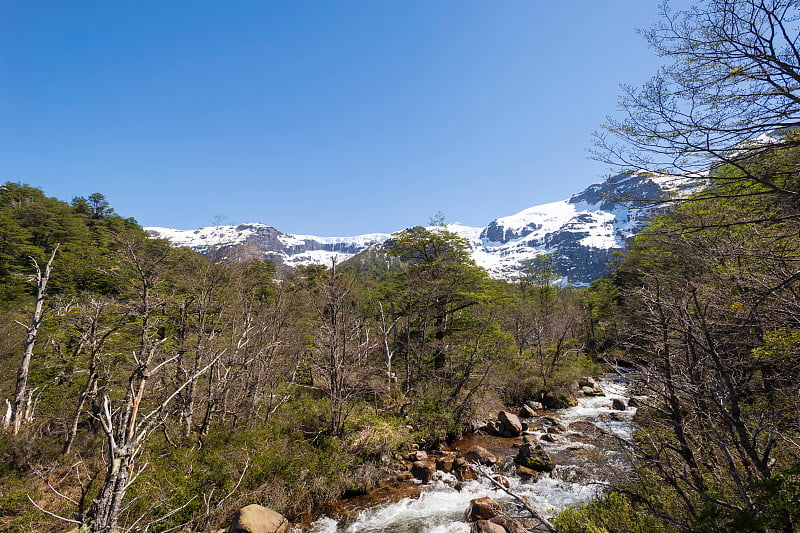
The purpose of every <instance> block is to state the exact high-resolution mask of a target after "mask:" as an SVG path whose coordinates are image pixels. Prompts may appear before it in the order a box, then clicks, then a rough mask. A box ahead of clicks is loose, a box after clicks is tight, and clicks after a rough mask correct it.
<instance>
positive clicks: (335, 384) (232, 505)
mask: <svg viewBox="0 0 800 533" xmlns="http://www.w3.org/2000/svg"><path fill="white" fill-rule="evenodd" d="M798 15H800V13H798V6H797V3H796V2H793V1H789V0H772V1H769V2H759V1H744V0H736V1H733V0H731V1H727V0H710V1H707V2H704V3H702V7H701V8H697V9H693V10H689V11H686V12H680V13H673V12H672V11H670V10H669V7H668V6H666V5H665V7H664V11H663V20H662V22H661V23H659V24H658V25H656V26H654V27H653V28H652V30H651V31H650V32H647V33H646V37H647V39H648V41H649V42H650V44H651V46H652V47H653V48H655V49H656V50H657V51H658V52H659V53H661V54H662V55H664V56H665V57H667V58H669V59H671V60H673V63H671V66H668V67H665V68H664V69H662V70H661V71H660V72H659V74H657V75H656V76H655V77H654V78H653V79H652V80H651V82H649V83H648V84H647V85H645V86H644V87H642V88H633V87H630V88H626V93H625V95H624V96H623V100H622V109H623V115H622V118H618V119H613V120H610V121H609V123H608V124H607V125H606V126H605V130H604V131H603V132H601V133H600V134H598V136H597V157H599V158H601V159H603V160H605V161H607V162H608V163H609V164H611V165H616V166H618V167H621V168H623V169H625V171H628V172H644V173H651V174H654V175H656V174H657V175H665V174H672V175H675V176H684V177H685V176H690V177H695V178H697V179H698V180H699V181H700V182H702V183H703V187H702V188H699V189H698V191H697V192H696V193H695V194H694V195H693V196H691V197H688V198H682V199H680V200H677V199H673V200H672V201H669V202H665V203H664V205H662V206H661V207H662V209H660V213H659V214H658V216H655V217H654V218H653V219H652V220H651V222H650V224H649V226H648V228H647V229H646V230H645V231H643V232H642V233H641V234H639V235H638V236H637V237H636V238H635V239H633V241H632V242H631V243H630V246H629V249H628V251H627V252H626V253H625V254H624V255H622V256H620V257H619V259H618V261H617V264H616V265H614V269H613V271H612V273H611V274H610V275H608V276H606V277H604V278H601V279H598V280H596V281H595V282H593V283H592V284H591V285H590V286H589V287H583V288H577V287H571V286H563V285H559V284H558V283H556V282H555V276H554V275H553V273H552V269H551V268H550V258H549V257H548V256H547V255H542V256H540V257H539V259H538V260H536V261H534V262H532V263H530V264H527V265H523V266H522V267H521V268H520V271H519V273H518V276H517V277H516V279H514V280H512V281H504V280H495V279H491V278H490V277H489V276H488V275H487V274H486V272H485V271H483V270H482V269H481V268H479V267H477V266H476V265H475V263H474V262H473V261H472V259H471V258H470V255H469V251H468V246H467V244H466V243H465V242H464V241H463V240H462V239H461V238H459V237H458V236H456V235H454V234H452V233H450V232H448V231H447V230H446V229H445V227H444V226H441V225H436V224H434V225H432V226H430V227H427V228H426V227H422V226H418V227H415V228H411V229H408V230H406V231H403V232H399V233H396V234H394V236H393V239H392V240H391V241H389V242H388V243H387V244H386V245H385V246H384V247H383V248H380V249H375V250H373V251H372V252H370V253H368V254H363V255H359V256H356V257H354V258H353V259H351V260H349V261H346V262H343V263H341V264H335V263H332V264H331V265H326V266H308V267H303V268H297V269H294V270H291V271H287V270H284V269H283V268H281V266H280V265H276V264H272V263H269V262H266V261H261V260H252V259H249V260H237V258H235V257H233V258H229V259H228V260H226V261H219V262H214V261H211V260H209V259H208V258H206V257H204V256H202V255H200V254H198V253H195V252H193V251H190V250H185V249H176V248H171V247H170V246H169V244H168V243H167V242H166V241H161V240H158V239H152V238H150V237H149V236H148V235H147V234H146V233H145V232H144V230H142V228H141V227H140V226H139V225H138V224H137V222H136V221H135V220H134V219H132V218H123V217H122V216H119V215H118V214H116V213H115V211H114V209H113V208H112V206H110V205H109V204H108V202H107V201H106V199H105V197H104V196H103V194H102V193H92V194H89V195H88V196H86V197H82V196H76V197H75V198H74V199H73V200H72V201H71V202H70V203H66V202H62V201H59V200H56V199H54V198H50V197H48V196H47V195H46V192H45V191H42V190H40V189H37V188H35V187H30V186H28V185H25V184H23V183H16V182H12V181H9V182H6V183H5V184H4V185H2V186H0V328H2V335H0V364H1V365H2V368H3V369H4V372H3V373H2V374H0V376H1V377H0V397H2V398H4V399H6V401H5V405H6V409H5V410H4V412H5V413H6V414H5V417H4V419H3V421H2V431H0V529H3V530H8V531H38V530H65V529H69V528H72V527H75V528H79V529H80V531H93V532H111V531H117V530H119V531H146V530H154V531H168V530H180V529H181V528H182V529H183V530H186V531H211V530H216V529H218V528H221V527H224V526H225V525H226V520H227V519H228V518H229V517H230V515H231V513H232V511H233V510H235V509H238V508H239V507H241V506H242V505H245V504H247V503H251V502H253V501H258V502H260V503H263V504H264V505H267V506H269V507H270V508H272V509H275V510H276V511H278V512H280V513H282V514H283V515H285V516H286V517H288V518H289V519H290V520H292V521H298V522H302V521H307V520H309V519H310V518H313V516H314V514H315V513H316V512H317V511H318V510H319V509H322V508H324V505H325V504H326V503H327V502H331V501H334V500H336V499H338V498H342V497H346V496H353V495H357V494H364V493H366V492H368V491H369V490H370V489H372V488H374V487H375V486H377V485H378V484H379V483H380V482H381V480H383V479H386V478H387V477H389V476H392V475H394V474H396V473H397V472H398V471H400V470H403V469H404V468H405V466H404V465H403V462H402V459H403V457H404V456H405V455H407V454H408V453H409V452H410V451H412V450H414V449H416V447H420V448H422V449H428V450H432V449H436V447H437V446H439V445H440V444H442V443H446V442H451V441H452V440H453V439H456V438H458V437H459V436H461V435H462V434H465V433H469V432H471V431H474V430H475V429H476V425H477V424H478V422H479V421H480V420H482V419H484V418H485V417H486V416H487V415H490V414H492V413H497V411H498V410H500V409H503V408H506V407H511V406H520V405H522V404H523V403H524V402H526V401H528V400H536V401H538V402H541V403H542V404H543V405H544V406H545V407H551V408H556V407H562V406H565V405H569V404H570V403H571V402H572V401H573V400H572V394H573V393H572V391H573V390H574V386H573V384H574V383H575V382H576V380H578V379H579V378H580V377H581V376H587V375H598V374H599V373H602V372H605V371H609V370H611V369H617V370H619V369H624V371H625V372H627V373H628V375H629V376H631V379H632V388H633V390H632V392H633V393H635V394H636V397H637V398H639V407H638V410H637V414H636V418H635V423H636V431H635V433H634V438H633V440H632V441H631V442H627V441H626V442H624V443H623V444H624V446H625V447H626V451H627V454H628V458H629V461H630V465H631V468H630V471H629V473H628V476H627V479H624V480H620V482H619V483H617V484H614V485H612V486H608V487H605V489H604V491H603V493H602V495H601V497H599V498H597V499H595V500H594V501H592V502H590V503H589V504H587V505H586V506H584V507H575V508H569V509H567V510H565V511H563V512H561V513H560V514H559V515H558V516H557V517H555V519H554V528H557V530H558V531H563V532H597V533H601V532H609V533H610V532H620V533H622V532H648V531H685V532H692V531H701V532H702V531H708V532H712V531H732V532H738V531H764V532H772V531H775V532H791V531H794V530H796V529H797V528H798V523H800V374H799V373H798V372H797V368H798V364H799V363H800V238H799V237H800V134H799V133H798V130H797V127H798V126H800V121H798V119H797V116H798V114H800V96H798V92H800V51H798V50H799V48H798V46H797V44H798V43H797V41H798V39H799V38H800V37H798V32H797V31H796V29H797V28H796V22H797V20H798ZM764 134H767V136H766V137H763V136H762V135H764ZM76 194H80V191H76ZM629 201H631V202H635V201H637V199H629Z"/></svg>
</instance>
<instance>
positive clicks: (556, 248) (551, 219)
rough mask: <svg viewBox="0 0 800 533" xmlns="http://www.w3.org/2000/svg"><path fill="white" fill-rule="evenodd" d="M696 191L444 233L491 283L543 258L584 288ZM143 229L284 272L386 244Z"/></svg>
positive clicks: (602, 202)
mask: <svg viewBox="0 0 800 533" xmlns="http://www.w3.org/2000/svg"><path fill="white" fill-rule="evenodd" d="M697 186H698V181H697V180H696V179H689V178H676V177H671V176H670V177H667V176H653V175H644V174H620V175H617V176H614V177H612V178H609V179H607V180H606V181H604V182H602V183H597V184H594V185H591V186H589V187H588V188H586V189H585V190H584V191H582V192H580V193H578V194H576V195H574V196H572V197H571V198H569V199H567V200H563V201H560V202H553V203H549V204H543V205H537V206H534V207H531V208H528V209H525V210H524V211H521V212H519V213H517V214H515V215H511V216H506V217H501V218H497V219H495V220H493V221H492V222H490V223H489V224H488V225H487V226H485V227H483V228H474V227H469V226H464V225H461V224H449V225H447V229H448V230H449V231H452V232H454V233H456V234H458V235H460V236H462V237H463V238H465V239H466V240H467V242H469V244H470V247H471V248H472V254H473V258H474V259H475V262H476V263H477V264H478V265H480V266H482V267H484V268H485V269H486V270H487V271H488V272H489V273H490V275H492V276H493V277H496V278H506V279H513V278H515V277H517V276H518V275H519V272H520V268H521V266H523V265H524V264H525V263H526V262H528V261H530V260H532V259H533V258H534V257H536V256H537V255H540V254H550V255H551V256H552V257H553V259H554V262H555V267H556V271H557V273H558V274H559V275H560V276H561V280H562V281H563V282H566V283H572V284H576V285H584V284H587V283H589V282H591V281H592V280H594V279H596V278H598V277H600V276H601V275H603V274H604V273H605V272H607V271H608V264H609V263H610V262H611V261H612V259H613V254H614V252H616V251H620V250H623V249H625V247H626V245H627V242H628V241H629V239H630V238H631V237H632V236H633V235H635V234H636V233H637V232H639V231H640V230H641V229H642V228H643V227H644V226H645V224H646V222H647V219H648V217H649V216H650V214H651V213H652V209H653V208H652V207H651V206H652V205H653V202H658V201H663V200H666V199H669V198H673V197H675V196H683V195H685V194H687V193H689V192H690V191H692V190H693V189H694V188H696V187H697ZM642 200H645V201H649V202H650V203H646V202H642ZM145 229H146V230H147V231H148V232H149V233H150V234H151V235H153V236H154V237H160V238H165V239H168V240H169V241H170V242H171V243H172V244H173V245H174V246H177V247H183V248H193V249H194V250H196V251H198V252H201V253H203V254H206V255H209V256H211V257H213V258H215V259H224V258H227V259H237V258H242V259H246V258H253V257H259V258H268V259H271V260H273V261H276V262H278V263H280V264H283V265H285V266H288V267H293V266H297V265H305V264H314V263H316V264H324V265H330V264H331V261H332V260H333V259H336V261H337V262H342V261H344V260H346V259H348V258H350V257H352V256H353V255H355V254H357V253H358V252H360V251H363V250H365V249H367V248H368V247H370V246H375V245H379V244H380V243H383V242H385V241H386V240H387V239H389V238H391V235H387V234H382V233H370V234H366V235H358V236H356V237H317V236H314V235H292V234H289V233H284V232H282V231H279V230H277V229H275V228H273V227H271V226H267V225H265V224H260V223H248V224H242V225H239V226H210V227H206V228H200V229H196V230H175V229H169V228H158V227H149V228H145Z"/></svg>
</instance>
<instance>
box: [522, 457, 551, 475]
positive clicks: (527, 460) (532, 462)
mask: <svg viewBox="0 0 800 533" xmlns="http://www.w3.org/2000/svg"><path fill="white" fill-rule="evenodd" d="M514 462H515V463H517V464H518V465H520V466H524V467H525V468H530V469H531V470H536V471H537V472H552V471H553V469H554V468H555V467H556V465H555V463H554V462H553V460H552V459H550V458H549V457H525V456H523V455H517V456H516V457H514Z"/></svg>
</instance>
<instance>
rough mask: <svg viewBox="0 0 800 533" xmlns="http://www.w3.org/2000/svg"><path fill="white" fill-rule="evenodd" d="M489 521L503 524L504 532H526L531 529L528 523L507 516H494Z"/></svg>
mask: <svg viewBox="0 0 800 533" xmlns="http://www.w3.org/2000/svg"><path fill="white" fill-rule="evenodd" d="M490 522H492V523H493V524H497V525H499V526H503V528H504V529H503V531H504V532H506V533H528V532H529V531H531V527H530V524H525V523H524V522H522V521H521V520H517V519H515V518H509V517H507V516H495V517H494V518H492V519H491V520H490Z"/></svg>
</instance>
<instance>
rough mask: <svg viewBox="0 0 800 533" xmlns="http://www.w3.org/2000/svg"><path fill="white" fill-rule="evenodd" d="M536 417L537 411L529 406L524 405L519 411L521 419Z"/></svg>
mask: <svg viewBox="0 0 800 533" xmlns="http://www.w3.org/2000/svg"><path fill="white" fill-rule="evenodd" d="M534 416H536V411H535V410H534V409H533V407H531V406H530V405H528V404H525V405H523V406H522V407H520V409H519V417H520V418H533V417H534Z"/></svg>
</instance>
